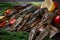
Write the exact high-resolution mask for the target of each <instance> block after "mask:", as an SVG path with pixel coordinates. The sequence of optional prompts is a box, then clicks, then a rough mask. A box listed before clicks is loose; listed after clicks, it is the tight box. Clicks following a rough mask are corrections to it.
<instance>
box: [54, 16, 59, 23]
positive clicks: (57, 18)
mask: <svg viewBox="0 0 60 40" xmlns="http://www.w3.org/2000/svg"><path fill="white" fill-rule="evenodd" d="M54 23H56V24H60V15H58V16H56V17H55V18H54Z"/></svg>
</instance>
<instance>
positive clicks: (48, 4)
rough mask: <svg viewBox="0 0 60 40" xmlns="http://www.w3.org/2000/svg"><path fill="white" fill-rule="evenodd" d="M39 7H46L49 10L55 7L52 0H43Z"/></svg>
mask: <svg viewBox="0 0 60 40" xmlns="http://www.w3.org/2000/svg"><path fill="white" fill-rule="evenodd" d="M41 8H47V9H48V10H49V11H53V10H54V9H55V5H54V2H53V1H52V0H45V1H44V2H43V3H42V5H41Z"/></svg>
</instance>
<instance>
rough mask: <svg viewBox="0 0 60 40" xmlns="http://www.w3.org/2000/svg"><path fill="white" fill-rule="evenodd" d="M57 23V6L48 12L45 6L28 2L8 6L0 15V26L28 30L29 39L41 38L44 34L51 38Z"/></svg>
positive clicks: (58, 11)
mask: <svg viewBox="0 0 60 40" xmlns="http://www.w3.org/2000/svg"><path fill="white" fill-rule="evenodd" d="M57 25H60V10H58V8H56V9H55V10H54V11H53V12H49V11H48V9H47V8H40V7H39V6H36V5H33V4H28V3H24V4H20V5H15V6H13V7H9V8H8V9H6V11H5V13H4V15H3V16H1V17H0V28H3V29H6V30H7V31H11V32H12V31H17V32H19V31H26V32H29V33H30V35H29V40H43V39H44V38H45V37H46V36H48V37H50V38H52V37H53V36H54V35H55V34H56V33H58V32H59V28H58V27H57Z"/></svg>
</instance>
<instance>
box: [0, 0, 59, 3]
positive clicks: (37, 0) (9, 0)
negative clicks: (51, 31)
mask: <svg viewBox="0 0 60 40" xmlns="http://www.w3.org/2000/svg"><path fill="white" fill-rule="evenodd" d="M19 1H20V2H27V1H36V2H39V1H44V0H0V2H19ZM54 1H56V2H59V3H60V1H59V0H54Z"/></svg>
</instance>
